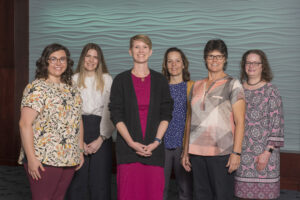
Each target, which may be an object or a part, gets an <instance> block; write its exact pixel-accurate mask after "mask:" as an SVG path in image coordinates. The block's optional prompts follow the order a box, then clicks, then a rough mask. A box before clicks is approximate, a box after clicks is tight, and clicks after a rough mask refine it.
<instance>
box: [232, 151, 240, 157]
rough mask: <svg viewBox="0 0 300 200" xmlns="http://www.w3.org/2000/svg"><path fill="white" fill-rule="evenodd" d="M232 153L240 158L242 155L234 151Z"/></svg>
mask: <svg viewBox="0 0 300 200" xmlns="http://www.w3.org/2000/svg"><path fill="white" fill-rule="evenodd" d="M232 153H233V154H235V155H238V156H241V155H242V154H241V153H238V152H235V151H232Z"/></svg>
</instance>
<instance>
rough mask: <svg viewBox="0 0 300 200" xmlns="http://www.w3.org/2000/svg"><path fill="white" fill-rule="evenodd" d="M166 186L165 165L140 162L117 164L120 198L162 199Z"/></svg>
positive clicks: (119, 199)
mask: <svg viewBox="0 0 300 200" xmlns="http://www.w3.org/2000/svg"><path fill="white" fill-rule="evenodd" d="M164 186H165V176H164V168H163V167H159V166H153V165H144V164H141V163H138V162H137V163H130V164H120V165H118V166H117V190H118V200H141V199H143V200H160V199H163V192H164Z"/></svg>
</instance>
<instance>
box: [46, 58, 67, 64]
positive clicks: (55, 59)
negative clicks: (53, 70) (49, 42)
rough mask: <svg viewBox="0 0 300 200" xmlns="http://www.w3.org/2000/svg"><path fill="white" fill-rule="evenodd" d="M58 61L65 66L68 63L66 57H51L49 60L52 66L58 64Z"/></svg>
mask: <svg viewBox="0 0 300 200" xmlns="http://www.w3.org/2000/svg"><path fill="white" fill-rule="evenodd" d="M58 60H59V62H60V63H61V64H65V63H66V61H67V58H66V57H61V58H56V57H50V58H49V61H50V63H52V64H56V63H57V61H58Z"/></svg>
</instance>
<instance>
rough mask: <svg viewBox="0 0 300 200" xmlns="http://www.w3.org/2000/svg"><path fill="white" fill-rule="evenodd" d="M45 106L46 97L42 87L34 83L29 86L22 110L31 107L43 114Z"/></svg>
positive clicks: (25, 92) (25, 90) (22, 103)
mask: <svg viewBox="0 0 300 200" xmlns="http://www.w3.org/2000/svg"><path fill="white" fill-rule="evenodd" d="M44 105H45V95H44V91H43V89H42V87H41V86H37V85H35V84H34V83H31V84H28V85H27V86H26V88H25V89H24V92H23V97H22V102H21V108H23V107H29V108H32V109H34V110H36V111H37V112H41V111H42V109H43V107H44Z"/></svg>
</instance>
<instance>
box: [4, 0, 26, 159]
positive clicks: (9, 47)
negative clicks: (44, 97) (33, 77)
mask: <svg viewBox="0 0 300 200" xmlns="http://www.w3.org/2000/svg"><path fill="white" fill-rule="evenodd" d="M28 13H29V0H0V29H1V31H0V86H1V87H0V127H1V128H0V138H1V139H0V164H1V165H16V161H17V158H18V154H19V153H18V152H19V149H20V137H19V128H18V121H19V117H20V109H19V107H20V99H21V96H22V91H23V89H24V87H25V86H26V84H27V83H28V71H29V68H28V56H29V46H28V45H29V15H28Z"/></svg>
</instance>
